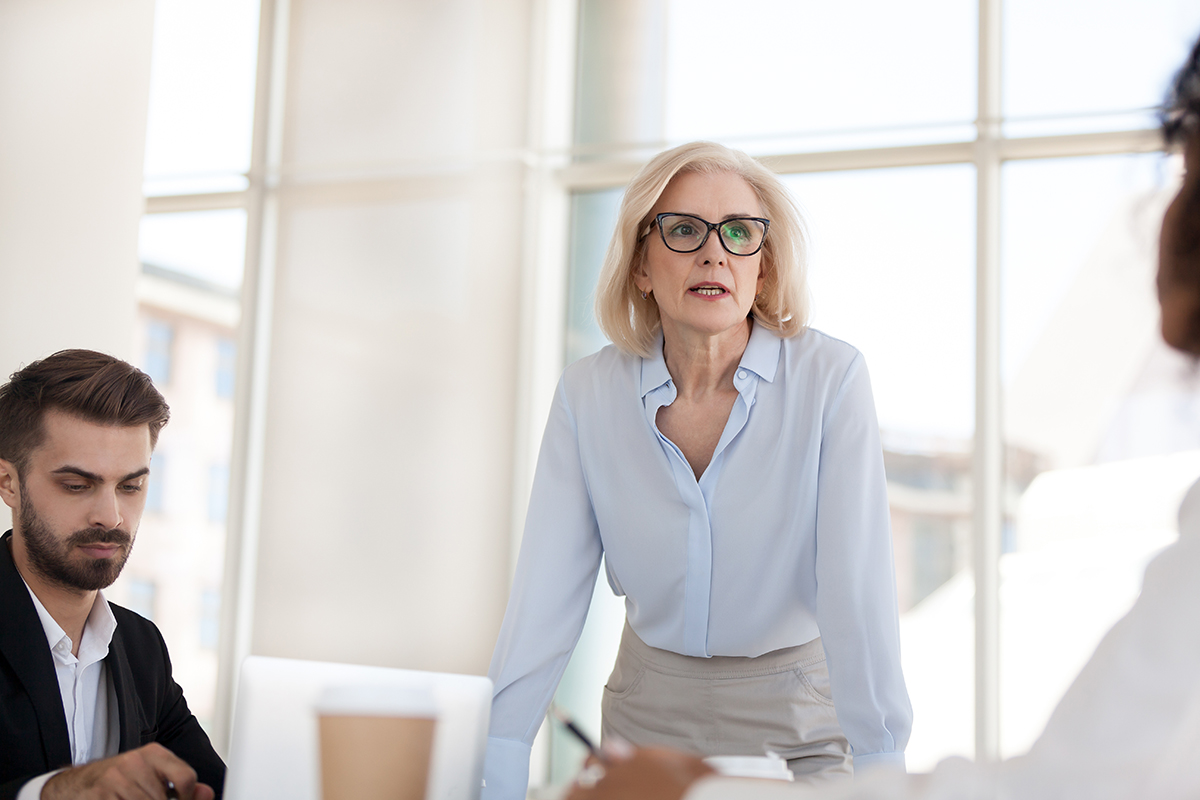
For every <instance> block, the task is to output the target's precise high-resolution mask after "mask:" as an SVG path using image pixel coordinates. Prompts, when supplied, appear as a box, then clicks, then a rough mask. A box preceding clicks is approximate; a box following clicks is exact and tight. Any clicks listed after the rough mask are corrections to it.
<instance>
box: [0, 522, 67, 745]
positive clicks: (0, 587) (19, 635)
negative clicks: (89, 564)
mask: <svg viewBox="0 0 1200 800" xmlns="http://www.w3.org/2000/svg"><path fill="white" fill-rule="evenodd" d="M11 539H12V531H9V532H8V533H6V534H4V536H3V537H2V538H0V609H2V611H0V613H3V615H4V618H5V619H4V622H3V623H2V624H0V653H2V654H3V656H4V659H5V660H6V661H7V662H8V664H9V666H10V667H12V670H13V672H14V673H16V676H17V680H18V681H20V682H21V685H22V687H23V688H24V690H25V693H26V694H28V695H29V700H30V702H31V703H32V704H33V709H34V713H35V714H36V715H37V718H38V731H37V733H38V734H39V735H40V736H41V740H42V752H43V754H44V755H45V758H46V768H47V769H58V768H59V767H64V766H70V764H71V740H70V738H69V737H68V735H67V717H66V714H65V713H64V712H63V705H62V695H61V694H59V690H58V678H57V677H56V675H55V672H54V657H53V656H51V655H50V647H49V645H47V644H46V632H45V630H43V629H42V623H41V621H40V620H39V619H38V615H37V609H35V608H34V607H33V600H31V599H30V597H29V590H28V589H27V588H26V587H25V582H24V581H23V580H21V574H20V573H19V572H17V567H16V565H15V564H13V560H12V554H11V553H10V552H9V546H10V545H9V540H11ZM32 733H33V732H31V734H32Z"/></svg>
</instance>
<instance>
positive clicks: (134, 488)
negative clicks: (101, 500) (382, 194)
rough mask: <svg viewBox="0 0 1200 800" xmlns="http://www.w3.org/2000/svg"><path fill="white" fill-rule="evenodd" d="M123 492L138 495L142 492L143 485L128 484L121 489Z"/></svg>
mask: <svg viewBox="0 0 1200 800" xmlns="http://www.w3.org/2000/svg"><path fill="white" fill-rule="evenodd" d="M121 490H122V491H124V492H127V493H129V494H137V493H138V492H140V491H141V490H142V485H141V484H140V483H127V484H125V485H124V486H122V487H121Z"/></svg>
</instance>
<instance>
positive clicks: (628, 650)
mask: <svg viewBox="0 0 1200 800" xmlns="http://www.w3.org/2000/svg"><path fill="white" fill-rule="evenodd" d="M625 654H628V655H630V656H633V657H634V658H637V659H638V660H640V661H642V662H643V663H645V664H646V666H648V667H650V668H652V669H653V670H655V671H656V672H661V673H665V674H667V675H676V676H678V677H681V678H704V679H708V680H720V679H722V678H750V677H754V676H756V675H774V674H776V673H779V672H789V671H791V670H795V669H798V668H800V667H807V666H810V665H812V664H816V663H818V662H820V661H824V660H825V648H824V647H822V646H821V637H820V636H818V637H817V638H816V639H813V640H812V641H811V642H805V643H804V644H800V645H796V646H795V647H785V648H783V649H781V650H772V651H771V652H769V653H763V654H762V655H761V656H712V657H710V658H701V657H699V656H685V655H680V654H679V653H672V652H671V651H670V650H660V649H659V648H657V647H651V646H650V645H648V644H646V643H645V642H643V641H642V640H641V638H640V637H639V636H638V635H637V634H636V633H634V631H633V628H631V627H630V626H629V621H628V620H626V621H625V629H624V630H623V631H622V632H621V649H620V654H619V655H618V656H617V658H618V659H620V657H621V655H625Z"/></svg>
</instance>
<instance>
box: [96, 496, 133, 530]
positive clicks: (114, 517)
mask: <svg viewBox="0 0 1200 800" xmlns="http://www.w3.org/2000/svg"><path fill="white" fill-rule="evenodd" d="M88 511H89V514H88V524H89V525H91V526H92V527H93V528H104V529H106V530H111V529H113V528H119V527H121V523H122V522H123V521H124V519H123V518H122V516H121V504H120V502H119V501H118V498H117V495H116V493H115V492H97V493H96V499H95V500H94V501H93V502H92V505H91V508H89V509H88Z"/></svg>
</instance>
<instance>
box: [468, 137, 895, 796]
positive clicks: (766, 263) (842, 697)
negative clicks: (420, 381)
mask: <svg viewBox="0 0 1200 800" xmlns="http://www.w3.org/2000/svg"><path fill="white" fill-rule="evenodd" d="M805 250H806V240H805V232H804V226H803V222H802V220H801V217H800V214H799V212H798V211H797V209H796V207H795V204H794V203H793V201H792V200H791V198H790V196H789V195H788V193H787V190H786V189H785V188H784V187H783V185H782V184H781V183H780V181H779V179H778V178H777V177H776V176H775V175H774V174H773V173H771V172H770V171H769V170H767V169H765V168H764V167H762V166H761V165H760V164H758V163H757V162H756V161H754V160H753V159H751V158H749V157H748V156H746V155H745V154H744V153H740V152H738V151H735V150H730V149H728V148H725V147H722V146H720V145H717V144H711V143H705V142H698V143H693V144H688V145H683V146H681V147H677V148H675V149H673V150H669V151H667V152H665V153H662V154H660V155H659V156H657V157H656V158H654V159H653V160H652V161H651V162H650V163H649V164H648V165H647V166H646V167H645V168H644V169H643V170H642V171H641V173H640V174H639V175H638V176H637V177H636V178H635V179H634V180H633V182H632V183H631V184H630V186H629V188H628V189H627V191H626V193H625V197H624V200H623V201H622V204H621V210H620V215H619V218H618V222H617V229H616V231H615V233H614V234H613V238H612V242H611V244H610V245H609V249H608V254H607V256H606V259H605V264H604V270H603V273H602V275H601V278H600V285H599V287H598V291H597V301H596V315H597V318H598V319H599V321H600V325H601V327H602V329H603V330H604V332H605V334H606V335H607V336H608V337H609V339H610V340H611V341H612V342H613V345H611V346H609V347H606V348H604V349H603V350H601V351H600V352H599V353H596V354H594V355H592V356H589V357H587V358H584V359H581V360H580V361H578V362H576V363H575V364H572V365H571V366H569V367H568V368H567V369H566V371H565V372H564V373H563V376H562V379H561V381H560V382H559V385H558V390H557V392H556V394H555V398H554V403H553V407H552V410H551V412H550V419H549V422H548V423H547V426H546V432H545V436H544V438H543V442H542V449H541V452H540V454H539V456H538V466H537V471H536V474H535V478H534V486H533V492H532V496H531V498H530V505H529V513H528V516H527V521H526V526H525V534H524V539H523V541H522V545H521V552H520V557H519V561H518V565H517V574H516V579H515V582H514V585H513V589H512V594H511V596H510V598H509V603H508V608H507V611H506V613H505V617H504V623H503V626H502V628H501V631H500V636H499V640H498V641H497V643H496V650H495V654H494V655H493V658H492V665H491V670H490V673H489V674H490V676H491V678H492V680H493V681H494V682H495V697H494V700H493V705H492V721H491V729H490V736H489V740H488V754H487V766H486V769H485V780H486V785H487V788H486V790H485V794H484V796H485V797H486V798H503V799H504V800H510V799H511V800H517V799H518V798H523V797H524V796H525V791H526V784H527V781H528V760H529V751H530V745H531V744H532V741H533V738H534V735H535V734H536V732H537V730H538V727H539V725H540V724H541V721H542V718H543V717H544V715H545V712H546V708H547V705H548V704H549V702H550V699H551V697H552V695H553V693H554V690H555V687H556V686H557V684H558V681H559V678H560V677H561V675H562V672H563V669H564V668H565V667H566V664H567V660H568V659H569V657H570V655H571V651H572V649H573V648H574V646H575V643H576V641H577V640H578V638H579V633H580V630H581V629H582V627H583V623H584V619H585V617H586V615H587V609H588V605H589V601H590V598H591V595H592V588H593V586H594V583H595V580H596V576H597V572H598V569H599V566H600V560H601V556H602V555H603V556H604V559H605V561H604V563H605V565H606V572H607V578H608V582H609V585H610V586H611V587H612V589H613V591H614V592H616V593H617V594H618V595H624V597H625V607H626V626H625V631H624V634H623V636H622V640H621V647H620V652H619V654H618V656H617V662H616V665H615V666H614V669H613V673H612V677H611V678H610V679H609V683H608V685H607V686H606V687H605V696H604V702H603V709H602V710H603V730H602V733H603V736H604V738H606V739H608V738H612V737H619V738H621V739H624V740H626V741H628V742H631V743H633V744H636V745H671V746H674V747H677V748H680V749H683V750H687V751H691V752H694V753H698V754H701V755H716V754H722V755H738V754H742V755H762V754H763V753H764V752H765V751H767V750H771V751H774V752H776V753H779V754H781V755H782V756H783V757H784V758H787V759H788V763H789V767H790V768H791V769H792V771H793V772H794V773H796V774H797V775H798V776H800V777H802V778H805V779H809V780H821V779H827V778H830V777H836V776H840V775H848V774H850V773H851V772H852V771H853V769H855V768H857V769H859V770H861V769H862V768H863V767H868V766H871V765H874V764H892V765H896V766H898V767H901V768H902V767H903V763H904V756H903V751H904V746H905V744H906V743H907V740H908V734H909V729H910V727H911V721H912V710H911V706H910V704H909V701H908V694H907V691H906V689H905V686H904V678H903V676H902V674H901V671H900V648H899V635H898V625H897V611H896V594H895V580H894V573H893V566H892V549H891V535H890V530H889V521H888V506H887V494H886V488H885V481H884V472H883V457H882V450H881V447H880V443H879V432H878V425H877V423H876V417H875V408H874V402H873V400H872V397H871V388H870V383H869V379H868V376H867V369H866V365H865V364H864V363H863V358H862V356H861V354H859V352H858V351H857V350H855V349H854V348H853V347H851V346H850V345H848V344H846V343H845V342H842V341H839V340H837V339H834V338H832V337H829V336H826V335H825V334H822V333H820V332H819V331H816V330H811V329H809V328H807V325H806V323H807V319H808V303H807V287H806V283H805Z"/></svg>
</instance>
